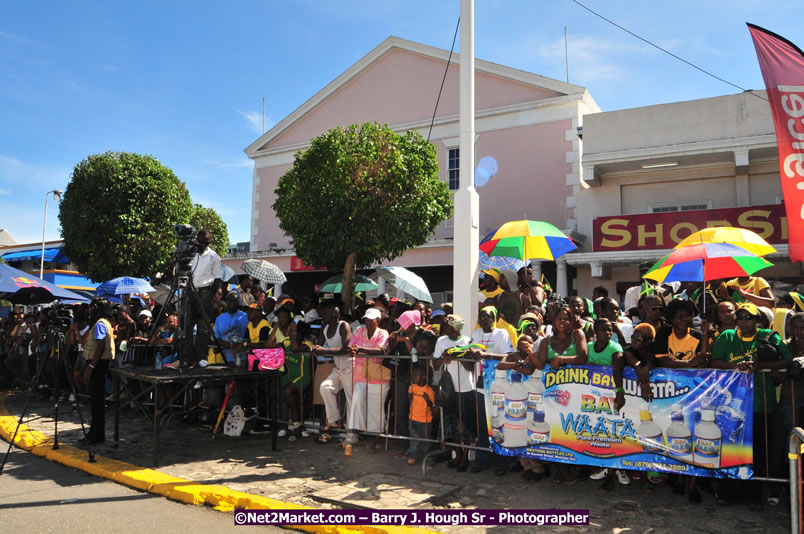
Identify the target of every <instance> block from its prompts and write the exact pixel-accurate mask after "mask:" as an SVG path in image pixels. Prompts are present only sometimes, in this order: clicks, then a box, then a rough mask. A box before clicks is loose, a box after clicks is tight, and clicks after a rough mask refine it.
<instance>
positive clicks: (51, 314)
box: [47, 304, 73, 334]
mask: <svg viewBox="0 0 804 534" xmlns="http://www.w3.org/2000/svg"><path fill="white" fill-rule="evenodd" d="M47 322H48V325H49V328H50V329H51V330H53V331H56V332H59V333H60V334H66V333H67V331H68V330H70V325H72V324H73V308H72V306H69V305H67V304H59V305H57V306H53V307H52V308H48V310H47Z"/></svg>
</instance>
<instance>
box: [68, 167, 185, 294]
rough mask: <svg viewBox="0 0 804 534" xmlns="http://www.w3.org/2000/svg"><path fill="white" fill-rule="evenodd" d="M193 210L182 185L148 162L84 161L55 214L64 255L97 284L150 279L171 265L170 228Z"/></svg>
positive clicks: (171, 229)
mask: <svg viewBox="0 0 804 534" xmlns="http://www.w3.org/2000/svg"><path fill="white" fill-rule="evenodd" d="M192 209H193V205H192V201H191V200H190V194H189V193H188V192H187V188H186V187H185V185H184V182H182V181H181V180H179V179H178V178H177V177H176V175H175V174H173V171H171V170H170V169H169V168H167V167H165V166H163V165H162V164H161V163H159V161H158V160H157V159H156V158H154V157H153V156H142V155H139V154H131V153H127V152H106V153H105V154H96V155H93V156H89V157H88V158H87V159H85V160H83V161H81V162H80V163H79V164H78V165H76V166H75V169H73V174H72V177H71V180H70V183H69V184H68V185H67V190H66V191H65V192H64V196H63V197H62V201H61V205H60V208H59V221H60V222H61V236H62V238H63V239H64V248H65V252H66V253H67V255H68V256H69V257H70V260H71V261H72V262H73V263H74V264H75V265H76V267H77V268H78V269H79V270H80V271H81V272H83V273H85V274H86V275H87V276H89V277H90V278H91V279H92V280H95V281H98V282H101V281H105V280H109V279H111V278H115V277H118V276H139V277H145V276H153V275H154V274H155V273H156V272H158V271H160V270H163V271H164V270H165V268H166V267H167V266H168V264H169V262H170V259H171V254H172V252H173V250H174V248H175V245H176V239H175V236H174V234H173V225H175V224H177V223H186V222H188V221H189V220H190V215H191V212H192Z"/></svg>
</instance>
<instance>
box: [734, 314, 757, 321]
mask: <svg viewBox="0 0 804 534" xmlns="http://www.w3.org/2000/svg"><path fill="white" fill-rule="evenodd" d="M756 319H757V317H756V316H755V315H748V314H745V313H740V314H737V320H738V321H752V320H756Z"/></svg>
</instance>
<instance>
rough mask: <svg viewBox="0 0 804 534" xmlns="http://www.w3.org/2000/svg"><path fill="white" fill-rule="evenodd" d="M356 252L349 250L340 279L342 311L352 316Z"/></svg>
mask: <svg viewBox="0 0 804 534" xmlns="http://www.w3.org/2000/svg"><path fill="white" fill-rule="evenodd" d="M356 259H357V252H351V253H350V254H349V255H348V256H346V263H345V264H344V266H343V277H342V279H341V300H343V309H344V312H345V313H347V314H349V315H350V316H352V317H353V318H354V296H355V260H356Z"/></svg>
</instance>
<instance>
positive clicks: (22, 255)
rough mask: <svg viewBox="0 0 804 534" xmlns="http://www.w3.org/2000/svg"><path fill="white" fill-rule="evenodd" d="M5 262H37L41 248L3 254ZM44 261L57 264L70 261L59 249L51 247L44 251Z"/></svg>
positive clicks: (40, 254)
mask: <svg viewBox="0 0 804 534" xmlns="http://www.w3.org/2000/svg"><path fill="white" fill-rule="evenodd" d="M2 257H3V259H4V260H6V261H26V260H39V259H41V258H42V249H41V248H31V249H26V250H20V251H18V252H9V253H7V254H3V256H2ZM45 261H55V262H57V263H70V259H69V258H68V257H67V256H66V255H65V254H64V253H63V252H62V251H61V247H51V248H46V249H45Z"/></svg>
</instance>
